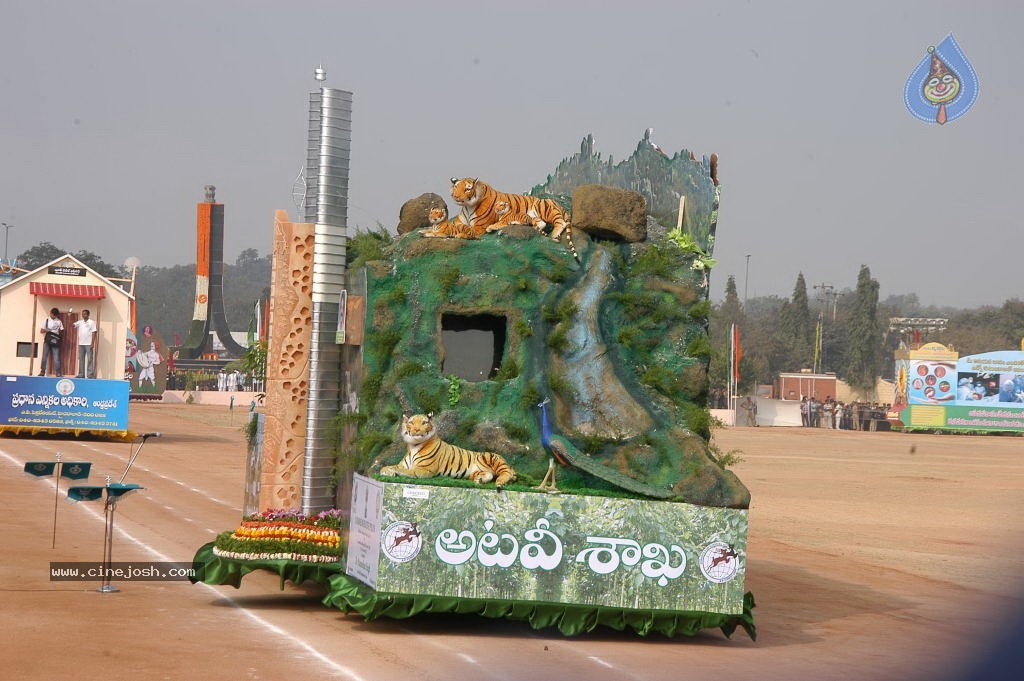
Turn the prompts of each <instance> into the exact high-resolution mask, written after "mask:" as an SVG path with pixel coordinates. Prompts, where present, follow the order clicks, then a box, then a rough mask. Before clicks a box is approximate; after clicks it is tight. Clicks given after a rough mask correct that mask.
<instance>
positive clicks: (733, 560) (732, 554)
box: [698, 541, 740, 584]
mask: <svg viewBox="0 0 1024 681" xmlns="http://www.w3.org/2000/svg"><path fill="white" fill-rule="evenodd" d="M698 562H699V563H700V571H701V574H703V575H704V576H705V577H706V578H707V580H708V581H709V582H715V583H716V584H723V583H725V582H728V581H729V580H731V579H732V578H733V577H735V576H736V573H737V572H739V570H740V560H739V557H738V556H737V555H736V550H735V549H734V548H733V547H732V546H730V545H729V544H726V543H725V542H722V541H716V542H713V543H711V544H709V545H708V546H707V547H706V548H705V549H704V550H703V551H701V552H700V560H699V561H698Z"/></svg>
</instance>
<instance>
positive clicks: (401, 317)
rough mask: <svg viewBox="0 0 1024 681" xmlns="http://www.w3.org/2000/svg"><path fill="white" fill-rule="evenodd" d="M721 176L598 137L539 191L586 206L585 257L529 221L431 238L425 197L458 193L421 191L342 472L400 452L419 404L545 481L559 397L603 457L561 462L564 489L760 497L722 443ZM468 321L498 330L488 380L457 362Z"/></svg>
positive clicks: (391, 271)
mask: <svg viewBox="0 0 1024 681" xmlns="http://www.w3.org/2000/svg"><path fill="white" fill-rule="evenodd" d="M714 171H715V167H714V164H713V163H711V162H710V161H709V160H707V159H702V160H700V161H698V160H695V159H693V158H692V156H691V155H689V154H685V153H680V154H676V155H675V156H673V157H668V156H666V155H665V154H664V153H662V152H661V151H660V150H658V149H657V148H656V147H654V145H653V144H652V143H651V142H650V140H649V138H647V137H646V136H645V138H644V139H643V140H642V141H641V142H640V145H639V146H638V148H637V151H636V152H635V153H634V154H633V155H632V156H631V157H630V158H629V159H627V160H626V161H624V162H622V163H619V164H613V163H612V162H611V160H609V161H607V162H604V161H601V159H600V156H598V155H596V154H595V153H594V151H593V142H592V139H591V138H589V137H588V138H587V139H586V140H585V141H584V143H583V146H582V148H581V152H580V154H577V155H575V156H573V157H571V158H569V159H566V160H565V161H563V163H562V164H561V165H560V166H559V168H558V169H557V170H556V171H555V173H554V174H553V175H551V176H549V178H548V180H547V182H546V183H544V184H542V185H538V186H537V187H535V188H534V191H533V193H534V194H545V195H549V196H555V197H558V198H560V199H561V201H562V203H563V204H565V205H567V206H568V205H571V207H572V226H573V240H574V243H575V248H576V250H577V252H578V254H579V259H580V261H579V262H576V260H575V259H574V258H573V255H572V253H571V252H570V250H569V249H568V248H567V246H566V244H565V243H564V242H555V241H552V240H551V239H550V238H548V237H546V236H545V235H543V234H541V233H538V232H536V231H535V230H533V229H532V228H530V227H521V226H515V227H509V228H506V229H505V230H504V231H503V232H502V233H500V234H487V235H485V236H483V238H480V239H473V240H468V239H428V238H425V237H423V236H421V235H420V234H419V233H418V231H416V229H414V227H416V226H418V225H417V220H420V219H421V218H422V221H423V223H424V224H423V226H425V217H426V216H425V215H422V216H421V213H423V208H422V207H423V206H429V205H431V204H437V203H438V202H439V201H440V202H444V201H445V199H444V198H442V197H441V196H438V195H425V196H424V197H419V199H417V200H414V201H411V202H409V204H407V206H406V208H403V222H405V223H406V224H405V227H404V228H403V227H401V226H400V228H399V231H400V232H402V233H401V234H400V236H399V237H398V238H397V239H396V240H395V241H393V242H392V243H391V244H389V245H388V246H387V247H386V248H385V249H384V251H383V257H382V258H380V259H376V260H373V261H371V262H368V263H367V264H366V274H367V308H366V310H367V311H366V339H365V344H364V346H363V348H364V350H363V352H364V354H363V375H362V386H361V389H360V400H359V412H358V414H348V415H343V416H340V417H339V420H342V421H345V422H347V423H352V422H355V423H358V434H357V436H356V437H355V438H354V439H353V440H352V441H351V442H349V443H348V444H346V445H345V446H344V447H343V448H342V450H341V452H340V454H339V469H357V470H368V471H369V472H370V473H371V474H372V473H375V472H376V471H377V470H379V468H380V466H381V465H383V464H387V463H393V462H396V461H397V460H398V459H400V458H401V457H402V456H403V455H404V453H405V447H404V444H402V443H401V440H400V438H399V437H398V435H397V424H398V423H399V422H400V420H401V417H402V414H412V413H428V412H432V413H433V414H434V417H435V420H436V421H437V423H438V424H439V430H440V434H441V436H442V438H443V439H445V440H446V441H448V442H451V443H453V444H456V445H459V446H462V447H466V448H468V449H474V450H479V451H494V452H497V453H500V454H501V455H503V456H504V457H505V458H506V459H507V460H508V461H509V463H510V464H512V466H513V467H514V468H515V469H516V470H517V471H518V473H519V480H518V481H517V483H515V484H514V485H512V486H511V487H510V488H511V489H521V490H524V491H525V490H529V489H530V488H531V487H532V486H533V485H536V484H537V483H538V482H539V481H540V480H541V478H543V476H544V473H545V471H546V469H547V467H548V453H547V452H546V451H545V450H544V448H543V447H542V445H541V431H540V410H539V409H538V408H537V405H538V404H539V403H540V402H541V401H543V400H544V399H546V398H550V400H551V401H552V405H551V407H553V408H551V411H550V416H551V428H552V430H553V432H555V433H556V434H557V435H559V436H560V437H561V438H563V439H564V441H566V442H567V443H569V446H571V447H572V448H573V451H574V453H575V454H576V455H577V457H585V461H586V462H587V465H586V466H581V467H565V468H563V469H561V470H560V471H559V475H558V481H559V487H560V489H561V490H562V492H563V493H588V494H595V493H596V494H616V493H623V494H629V495H633V496H636V495H640V496H647V497H652V498H659V499H669V500H677V501H685V502H688V503H693V504H699V505H705V506H722V507H732V508H745V507H747V505H748V504H749V493H748V492H747V490H746V488H745V487H744V486H743V485H742V483H741V482H740V481H739V480H738V479H737V478H736V476H735V475H733V474H732V473H731V472H729V471H728V470H726V469H725V468H724V467H723V466H721V465H719V463H718V461H717V460H716V456H715V453H714V452H713V451H712V449H711V448H710V447H709V445H708V439H709V436H710V423H709V415H708V412H707V409H706V396H707V364H708V360H709V357H710V345H709V343H708V340H707V316H708V314H709V312H710V302H709V301H708V294H707V273H708V269H709V267H710V266H711V265H712V264H713V260H711V254H712V253H711V251H712V249H713V244H714V229H715V222H716V215H717V204H718V187H717V178H714V179H713V174H714ZM481 179H487V180H492V181H493V184H495V185H496V186H497V187H498V188H499V189H506V188H504V187H501V185H500V182H498V181H497V178H481ZM443 186H444V183H439V188H441V187H443ZM641 197H642V198H641ZM680 197H685V202H684V205H685V219H684V220H683V222H682V228H681V229H675V228H674V226H675V225H676V220H677V215H676V214H675V210H678V207H679V205H680ZM410 206H412V207H410ZM637 206H640V207H641V208H644V207H645V206H653V208H644V209H643V210H639V211H638V209H637ZM453 212H454V211H453ZM638 213H639V214H638ZM670 227H671V228H670ZM354 250H357V249H354ZM467 329H470V330H475V331H477V332H480V333H479V334H478V338H479V337H483V338H486V339H487V341H485V345H486V347H485V348H484V351H485V354H486V355H487V356H488V357H489V361H488V362H485V364H484V369H483V370H482V372H483V375H480V376H478V377H477V380H469V379H467V378H459V377H457V376H454V375H453V373H452V371H451V368H450V364H451V361H452V358H454V357H455V356H457V355H459V354H461V353H464V352H465V351H466V350H467V348H464V347H461V346H460V343H461V342H462V341H461V340H460V334H459V333H457V332H459V331H463V330H467ZM481 334H482V335H481ZM583 468H586V471H585V470H583ZM588 471H589V472H588ZM623 477H625V478H628V481H629V482H631V483H635V484H630V485H623V484H619V483H617V482H616V481H621V480H622V479H623ZM419 482H421V483H423V482H429V481H419ZM435 482H438V483H441V482H442V481H435ZM444 484H448V481H445V482H444ZM624 490H626V491H624Z"/></svg>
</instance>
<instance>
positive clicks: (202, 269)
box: [178, 184, 245, 359]
mask: <svg viewBox="0 0 1024 681" xmlns="http://www.w3.org/2000/svg"><path fill="white" fill-rule="evenodd" d="M216 191H217V188H216V187H214V186H213V185H212V184H208V185H206V186H204V187H203V192H204V198H203V201H202V202H201V203H198V204H196V297H195V302H194V304H193V308H192V326H191V327H190V328H189V331H188V338H186V339H185V342H184V343H183V344H182V346H181V348H179V350H178V352H179V353H180V355H179V356H180V357H182V358H183V359H198V358H199V357H200V356H201V355H202V354H203V352H204V351H205V350H206V349H207V347H206V346H207V339H208V337H209V335H210V328H211V325H212V327H213V329H214V330H215V331H216V332H217V337H218V338H220V340H221V343H223V344H224V347H225V348H227V350H228V352H230V353H231V354H233V355H234V356H235V357H241V356H242V355H243V354H244V353H245V348H243V347H242V346H241V345H239V344H238V343H236V342H235V341H234V339H233V338H232V337H231V332H230V330H229V328H228V320H227V317H226V316H225V314H224V204H223V203H218V202H217V199H216Z"/></svg>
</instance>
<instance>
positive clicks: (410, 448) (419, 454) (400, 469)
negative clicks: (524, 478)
mask: <svg viewBox="0 0 1024 681" xmlns="http://www.w3.org/2000/svg"><path fill="white" fill-rule="evenodd" d="M432 416H433V415H432V414H415V415H413V416H405V415H403V416H402V439H403V440H405V444H406V448H407V452H406V455H405V458H403V459H402V460H401V461H400V462H399V463H398V464H397V465H395V466H384V467H383V468H381V469H380V474H381V475H382V476H384V477H389V478H390V477H394V476H396V475H401V476H404V477H407V478H433V477H436V476H438V475H443V476H447V477H449V478H468V479H469V480H472V481H473V482H475V483H477V484H478V485H483V484H485V483H488V482H491V481H492V480H493V481H494V484H495V485H496V486H497V487H499V488H500V487H504V486H505V485H507V484H508V483H510V482H513V481H515V479H516V472H515V471H514V470H512V467H511V466H509V465H508V462H507V461H505V459H504V458H502V457H501V456H500V455H498V454H494V453H493V452H474V451H470V450H468V449H463V448H462V447H456V446H455V445H452V444H448V443H447V442H444V441H443V440H441V438H440V437H438V435H437V429H436V428H435V427H434V421H433V419H432Z"/></svg>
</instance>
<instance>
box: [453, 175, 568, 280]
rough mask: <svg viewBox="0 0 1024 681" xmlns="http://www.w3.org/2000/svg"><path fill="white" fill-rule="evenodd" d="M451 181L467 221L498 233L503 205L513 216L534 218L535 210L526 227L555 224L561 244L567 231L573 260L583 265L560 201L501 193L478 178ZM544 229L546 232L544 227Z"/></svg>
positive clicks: (552, 236) (463, 217)
mask: <svg viewBox="0 0 1024 681" xmlns="http://www.w3.org/2000/svg"><path fill="white" fill-rule="evenodd" d="M451 180H452V188H451V195H452V199H453V200H454V201H455V203H457V204H459V205H460V206H462V214H461V219H462V220H463V221H465V222H467V223H468V224H470V225H473V227H476V228H483V229H485V230H487V231H494V229H501V228H500V227H496V225H497V224H498V222H499V221H500V220H501V215H499V214H498V204H499V203H501V204H504V205H507V206H508V211H509V212H510V213H512V215H522V214H525V215H530V211H531V210H532V211H533V212H534V213H535V215H533V216H532V217H531V219H530V221H529V222H524V223H522V224H530V225H533V226H534V227H537V224H538V221H539V222H540V223H543V224H546V223H551V225H552V229H553V231H552V233H551V238H552V239H554V240H555V241H558V240H559V237H560V236H561V234H562V232H563V231H565V233H566V243H567V244H568V246H569V250H570V251H571V252H572V256H573V258H575V259H576V261H577V262H579V259H580V257H579V254H577V253H576V247H575V245H574V244H573V243H572V228H571V227H570V225H569V220H568V218H567V217H566V215H565V211H564V210H563V209H562V207H561V206H560V205H558V202H557V201H554V200H552V199H540V198H537V197H536V196H526V195H524V194H507V193H505V192H499V191H497V190H496V189H494V187H492V186H491V185H489V184H487V183H486V182H482V181H480V180H479V179H477V178H475V177H463V178H461V179H459V178H457V177H453V178H451ZM508 224H517V223H508ZM540 229H543V226H541V227H540Z"/></svg>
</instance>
